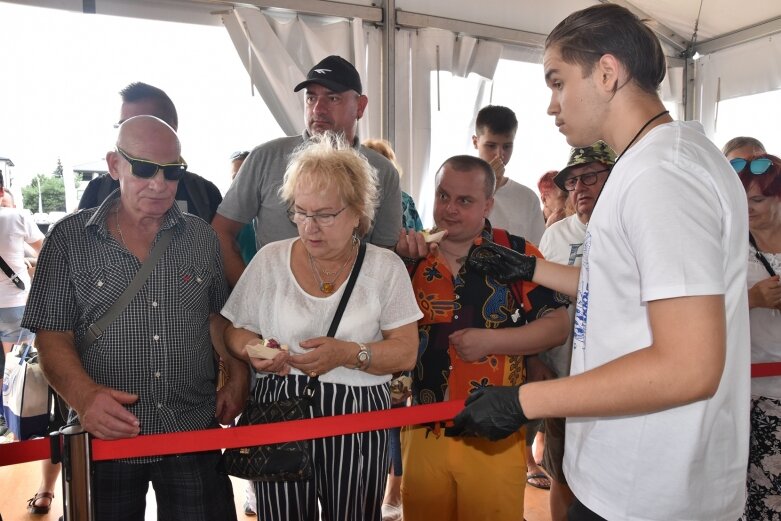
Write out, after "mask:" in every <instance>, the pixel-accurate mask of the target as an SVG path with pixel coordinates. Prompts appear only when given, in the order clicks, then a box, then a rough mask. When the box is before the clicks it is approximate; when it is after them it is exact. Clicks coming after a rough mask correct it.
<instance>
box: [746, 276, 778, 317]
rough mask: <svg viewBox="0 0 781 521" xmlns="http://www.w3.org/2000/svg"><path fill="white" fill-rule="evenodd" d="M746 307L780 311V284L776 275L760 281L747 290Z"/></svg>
mask: <svg viewBox="0 0 781 521" xmlns="http://www.w3.org/2000/svg"><path fill="white" fill-rule="evenodd" d="M748 307H749V309H752V308H770V309H781V282H779V276H778V275H773V276H772V277H768V278H766V279H764V280H760V281H759V282H757V283H756V284H754V285H753V286H752V287H751V289H749V290H748Z"/></svg>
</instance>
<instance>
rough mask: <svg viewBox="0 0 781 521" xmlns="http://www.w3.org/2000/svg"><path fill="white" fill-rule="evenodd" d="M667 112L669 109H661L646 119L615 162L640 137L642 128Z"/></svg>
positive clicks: (645, 127)
mask: <svg viewBox="0 0 781 521" xmlns="http://www.w3.org/2000/svg"><path fill="white" fill-rule="evenodd" d="M669 113H670V111H669V110H663V111H661V112H660V113H659V114H657V115H656V116H654V117H652V118H651V119H649V120H648V121H646V122H645V124H644V125H643V126H642V127H640V130H638V131H637V134H635V137H633V138H632V140H631V141H629V144H628V145H627V146H626V148H625V149H624V151H623V152H621V155H620V156H618V159H616V163H618V160H619V159H621V157H622V156H623V155H624V154H626V151H627V150H629V147H631V146H632V145H634V144H635V141H637V138H639V137H640V134H642V133H643V130H645V129H647V128H648V125H650V124H651V123H653V122H654V121H656V120H657V119H659V118H661V117H662V116H664V115H665V114H669ZM613 166H614V167H615V164H614V165H613Z"/></svg>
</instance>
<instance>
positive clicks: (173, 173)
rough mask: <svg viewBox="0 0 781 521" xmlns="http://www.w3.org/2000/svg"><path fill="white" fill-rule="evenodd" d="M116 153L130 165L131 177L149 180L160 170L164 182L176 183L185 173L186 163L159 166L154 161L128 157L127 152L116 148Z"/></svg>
mask: <svg viewBox="0 0 781 521" xmlns="http://www.w3.org/2000/svg"><path fill="white" fill-rule="evenodd" d="M117 152H118V153H119V155H121V156H122V157H124V158H125V160H127V162H128V163H130V171H131V172H133V175H134V176H136V177H140V178H142V179H151V178H153V177H154V176H155V175H156V174H157V171H158V170H162V171H163V177H165V180H166V181H178V180H180V179H181V178H182V176H183V175H184V173H185V171H187V163H184V162H182V163H166V164H164V165H161V164H160V163H155V162H154V161H148V160H146V159H138V158H135V157H130V156H129V155H127V152H125V151H124V150H122V149H121V148H119V147H117Z"/></svg>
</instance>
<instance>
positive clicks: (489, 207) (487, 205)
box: [483, 197, 494, 218]
mask: <svg viewBox="0 0 781 521" xmlns="http://www.w3.org/2000/svg"><path fill="white" fill-rule="evenodd" d="M493 209H494V198H493V197H490V198H488V200H487V201H486V202H485V212H483V217H485V218H488V216H489V215H491V210H493Z"/></svg>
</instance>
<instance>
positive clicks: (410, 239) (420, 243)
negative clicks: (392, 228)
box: [395, 228, 447, 260]
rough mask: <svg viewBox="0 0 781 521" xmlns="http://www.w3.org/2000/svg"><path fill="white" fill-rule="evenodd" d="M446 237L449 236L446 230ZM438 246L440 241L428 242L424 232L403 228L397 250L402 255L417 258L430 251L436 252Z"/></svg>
mask: <svg viewBox="0 0 781 521" xmlns="http://www.w3.org/2000/svg"><path fill="white" fill-rule="evenodd" d="M445 237H447V232H445ZM437 248H439V243H438V242H426V237H425V236H424V235H423V233H421V232H416V231H415V230H408V229H406V228H402V229H401V232H400V233H399V242H397V243H396V248H395V251H396V253H397V254H398V255H399V256H401V257H404V258H407V259H412V260H417V259H420V258H422V257H425V256H426V255H428V254H429V253H434V252H435V251H436V249H437Z"/></svg>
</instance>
